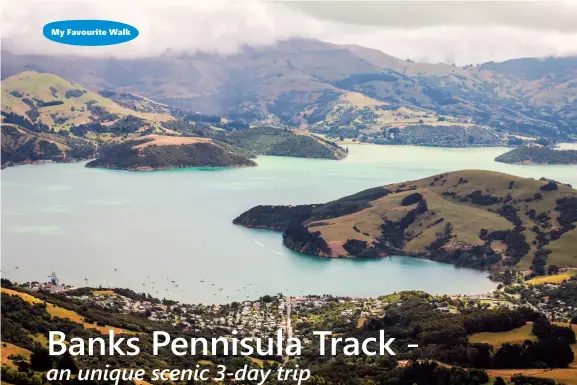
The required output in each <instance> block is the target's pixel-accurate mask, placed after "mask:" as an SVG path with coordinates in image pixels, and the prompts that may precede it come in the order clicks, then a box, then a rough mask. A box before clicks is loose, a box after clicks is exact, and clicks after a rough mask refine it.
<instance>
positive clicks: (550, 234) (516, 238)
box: [233, 170, 577, 273]
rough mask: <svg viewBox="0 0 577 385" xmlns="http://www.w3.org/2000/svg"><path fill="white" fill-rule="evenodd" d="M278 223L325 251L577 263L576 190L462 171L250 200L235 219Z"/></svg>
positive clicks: (535, 264)
mask: <svg viewBox="0 0 577 385" xmlns="http://www.w3.org/2000/svg"><path fill="white" fill-rule="evenodd" d="M233 222H234V223H235V224H239V225H243V226H246V227H257V228H270V229H275V230H283V231H284V233H283V242H284V244H285V245H286V246H287V247H289V248H291V249H293V250H297V251H301V252H305V253H310V254H316V255H320V256H324V257H346V258H351V257H367V258H374V257H382V256H386V255H411V256H418V257H424V258H429V259H433V260H437V261H442V262H448V263H453V264H456V265H462V266H469V267H476V268H499V267H505V266H515V267H517V268H521V269H528V268H531V269H533V270H534V271H536V272H538V273H539V272H542V271H543V270H544V267H545V266H546V265H551V264H555V265H563V266H577V253H576V252H575V250H574V248H573V247H571V246H569V245H570V244H571V242H572V241H574V240H575V236H576V235H577V230H576V227H575V222H577V191H576V190H574V189H573V188H571V187H569V186H565V185H562V184H559V183H557V182H553V181H547V180H534V179H525V178H520V177H516V176H512V175H507V174H502V173H497V172H492V171H481V170H466V171H456V172H450V173H445V174H441V175H435V176H431V177H429V178H425V179H421V180H417V181H409V182H404V183H396V184H391V185H387V186H383V187H375V188H373V189H370V190H366V191H363V192H360V193H358V194H355V195H351V196H348V197H345V198H341V199H338V200H336V201H333V202H329V203H327V204H324V205H308V206H296V207H285V206H257V207H255V208H253V209H251V210H249V211H247V212H245V213H243V214H241V215H240V216H239V217H238V218H236V219H235V220H234V221H233Z"/></svg>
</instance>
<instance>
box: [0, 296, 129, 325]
mask: <svg viewBox="0 0 577 385" xmlns="http://www.w3.org/2000/svg"><path fill="white" fill-rule="evenodd" d="M2 293H3V294H8V295H15V296H18V297H20V298H22V299H23V300H24V301H26V302H28V303H44V301H42V300H41V299H39V298H36V297H34V296H32V295H30V294H27V293H22V292H19V291H16V290H11V289H6V288H2ZM46 311H47V312H48V314H50V315H51V316H52V317H59V318H66V319H69V320H70V321H72V322H75V323H77V324H80V325H82V326H83V327H84V328H85V329H96V330H97V331H98V332H100V333H102V334H108V332H109V331H110V330H113V331H114V333H116V334H120V333H126V334H135V333H134V332H131V331H128V330H124V329H120V328H116V327H114V326H99V325H96V324H93V323H89V322H85V321H84V317H83V316H81V315H80V314H78V313H76V312H74V311H72V310H68V309H65V308H63V307H60V306H56V305H54V304H51V303H49V302H46Z"/></svg>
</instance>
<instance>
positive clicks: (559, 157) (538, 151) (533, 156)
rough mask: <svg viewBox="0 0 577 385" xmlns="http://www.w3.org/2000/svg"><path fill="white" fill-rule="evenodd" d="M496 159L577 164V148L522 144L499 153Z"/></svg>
mask: <svg viewBox="0 0 577 385" xmlns="http://www.w3.org/2000/svg"><path fill="white" fill-rule="evenodd" d="M495 161H497V162H502V163H509V164H577V150H552V149H550V148H548V147H541V146H520V147H517V148H515V149H513V150H511V151H509V152H506V153H504V154H503V155H499V156H498V157H496V158H495Z"/></svg>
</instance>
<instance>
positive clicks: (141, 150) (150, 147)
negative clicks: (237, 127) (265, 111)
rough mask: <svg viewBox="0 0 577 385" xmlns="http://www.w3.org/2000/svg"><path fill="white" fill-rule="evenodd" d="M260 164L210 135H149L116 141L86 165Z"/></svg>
mask: <svg viewBox="0 0 577 385" xmlns="http://www.w3.org/2000/svg"><path fill="white" fill-rule="evenodd" d="M246 166H256V163H255V162H254V161H253V160H251V159H249V157H248V156H247V155H245V154H244V153H243V152H242V150H238V149H235V148H234V147H233V146H231V145H229V144H226V143H221V142H217V141H214V140H212V139H209V138H200V137H181V136H160V135H147V136H142V137H137V138H134V139H130V140H126V141H123V142H119V143H114V144H110V145H108V146H106V147H105V148H104V149H102V151H101V156H100V157H99V158H97V159H95V160H93V161H90V162H88V163H87V164H86V167H95V168H108V169H114V170H129V171H151V170H169V169H173V168H185V167H246Z"/></svg>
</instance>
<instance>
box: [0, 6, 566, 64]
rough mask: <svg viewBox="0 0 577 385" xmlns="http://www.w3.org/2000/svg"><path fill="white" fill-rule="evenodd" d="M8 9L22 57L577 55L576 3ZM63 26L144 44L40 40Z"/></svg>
mask: <svg viewBox="0 0 577 385" xmlns="http://www.w3.org/2000/svg"><path fill="white" fill-rule="evenodd" d="M2 1H3V7H2V43H3V48H4V49H8V50H10V51H13V52H17V53H49V54H71V53H74V54H79V55H107V56H118V57H130V56H152V55H158V54H162V53H164V52H166V51H167V50H169V49H170V50H172V51H189V52H190V51H196V50H201V51H211V52H212V51H215V52H220V53H224V54H228V53H233V52H235V51H236V50H237V49H238V48H239V47H240V46H242V45H243V44H249V45H267V44H271V43H273V42H274V41H276V40H279V39H285V38H289V37H293V36H294V37H312V38H318V39H321V40H326V41H330V42H334V43H347V44H358V45H363V46H367V47H371V48H377V49H380V50H382V51H384V52H386V53H389V54H391V55H394V56H398V57H401V58H407V57H410V58H413V59H418V60H427V61H448V62H453V61H454V62H457V63H458V64H466V63H477V62H484V61H488V60H504V59H508V58H513V57H522V56H546V55H567V54H576V53H577V23H571V22H570V21H571V20H577V0H565V1H563V2H558V3H556V4H558V6H556V7H555V6H552V5H551V3H545V2H538V3H535V2H530V3H527V2H526V3H524V4H523V3H521V2H516V3H515V4H517V5H516V6H517V8H514V7H513V8H511V7H510V6H508V7H509V8H503V5H502V4H503V3H502V2H491V1H487V2H482V5H483V7H482V8H481V9H482V11H479V10H478V9H477V10H476V11H475V12H474V14H467V12H471V11H470V9H469V8H467V7H464V8H463V9H464V10H463V9H461V10H460V11H459V10H458V9H457V8H458V7H455V6H453V7H451V4H450V3H449V5H447V2H427V3H430V4H433V5H434V7H433V8H432V9H435V10H436V11H435V12H434V13H432V11H430V10H427V9H428V8H426V7H425V8H422V7H421V8H422V9H423V10H424V11H423V12H421V13H419V11H418V10H419V7H417V6H415V7H413V8H414V9H413V11H412V12H411V15H406V17H405V18H403V17H402V16H403V14H404V13H403V12H405V11H403V9H406V6H401V7H398V8H395V7H394V4H395V3H393V4H391V3H389V4H388V5H386V7H388V8H387V9H389V11H387V13H386V15H387V16H385V14H381V15H380V17H379V14H376V12H374V11H372V12H371V9H372V8H371V7H369V6H366V5H365V6H364V7H363V4H362V3H361V4H359V3H355V2H351V1H349V2H343V3H342V4H341V3H340V2H339V3H337V5H338V6H336V5H335V6H333V7H332V8H331V7H328V8H327V7H326V6H324V5H323V4H322V3H323V2H310V3H307V2H305V3H291V2H289V3H288V4H287V3H275V2H262V1H250V0H249V1H225V0H211V1H204V0H203V1H190V0H188V1H186V0H164V1H162V2H159V1H157V0H155V1H151V0H121V1H119V0H56V1H54V0H19V1H18V2H15V1H16V0H2ZM8 2H10V6H7V4H8ZM461 3H463V2H460V3H455V4H461ZM491 3H494V4H493V5H491ZM319 4H320V6H319ZM332 4H333V5H334V4H335V3H332ZM396 4H397V5H398V4H400V3H396ZM402 4H404V3H402ZM415 4H417V5H418V4H419V3H415ZM420 4H423V3H420ZM507 4H509V2H507ZM527 4H533V5H531V6H526V5H527ZM535 4H536V5H535ZM371 6H372V5H371ZM427 6H429V5H427ZM395 9H397V10H396V11H394V10H395ZM455 9H456V10H455ZM515 9H517V10H518V12H514V11H515ZM535 9H540V10H541V11H539V12H536V11H535ZM347 10H349V11H347ZM394 12H397V15H395V14H394ZM399 12H400V13H399ZM459 12H461V13H462V17H459V15H460V14H461V13H459ZM572 12H576V13H572ZM374 14H376V15H377V16H376V17H374ZM491 15H493V16H494V17H492V16H491ZM66 19H106V20H115V21H120V22H124V23H128V24H131V25H133V26H135V27H136V28H138V30H139V31H140V35H139V37H138V38H137V39H135V40H133V41H131V42H129V43H125V44H122V45H118V46H109V47H76V46H65V45H62V44H58V43H54V42H51V41H49V40H47V39H45V38H44V37H43V36H42V27H43V26H44V24H46V23H49V22H52V21H56V20H66Z"/></svg>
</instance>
